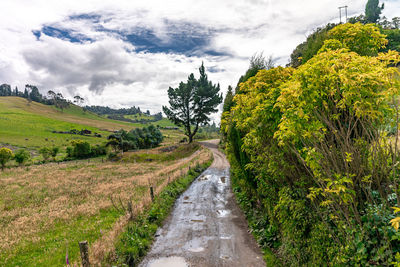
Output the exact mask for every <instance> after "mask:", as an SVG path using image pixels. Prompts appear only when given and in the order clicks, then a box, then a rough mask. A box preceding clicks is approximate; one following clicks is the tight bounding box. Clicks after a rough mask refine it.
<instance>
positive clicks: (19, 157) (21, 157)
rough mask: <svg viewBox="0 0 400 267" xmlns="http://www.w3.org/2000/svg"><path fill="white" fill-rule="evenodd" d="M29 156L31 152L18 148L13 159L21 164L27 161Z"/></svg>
mask: <svg viewBox="0 0 400 267" xmlns="http://www.w3.org/2000/svg"><path fill="white" fill-rule="evenodd" d="M30 157H31V154H30V153H29V152H28V151H26V150H25V149H18V150H17V151H16V152H15V155H14V159H15V161H16V162H17V163H18V165H22V164H24V163H25V162H27V161H28V160H29V159H30Z"/></svg>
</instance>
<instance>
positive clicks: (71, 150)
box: [66, 146, 74, 159]
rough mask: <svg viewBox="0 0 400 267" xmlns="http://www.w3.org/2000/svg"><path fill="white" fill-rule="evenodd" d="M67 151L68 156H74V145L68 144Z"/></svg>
mask: <svg viewBox="0 0 400 267" xmlns="http://www.w3.org/2000/svg"><path fill="white" fill-rule="evenodd" d="M66 152H67V158H70V159H71V158H73V157H74V148H73V147H72V146H67V148H66Z"/></svg>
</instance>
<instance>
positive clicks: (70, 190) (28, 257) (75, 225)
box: [0, 145, 211, 266]
mask: <svg viewBox="0 0 400 267" xmlns="http://www.w3.org/2000/svg"><path fill="white" fill-rule="evenodd" d="M198 148H199V147H198V146H196V145H191V146H187V145H185V146H183V147H172V148H169V149H165V148H157V149H153V150H150V151H148V153H149V154H158V155H160V156H159V158H154V159H152V160H151V161H148V160H147V161H143V162H136V160H134V159H135V156H134V155H135V154H140V155H143V154H144V153H145V152H144V151H138V152H131V153H126V154H125V158H126V159H127V160H125V162H104V163H103V162H102V161H101V159H96V160H91V162H88V161H87V160H86V161H77V162H65V163H61V164H56V163H50V164H44V165H39V166H32V167H27V168H23V167H20V168H13V169H9V170H5V171H4V172H2V173H0V211H1V212H0V228H1V229H2V231H0V251H1V252H0V266H27V265H29V266H61V265H63V264H64V263H65V255H66V253H67V251H68V254H69V259H70V261H72V262H77V261H78V258H79V248H78V242H79V241H82V240H88V241H89V244H90V257H91V261H92V263H100V262H101V261H102V260H103V258H104V256H105V255H107V254H108V253H110V252H112V250H113V249H114V247H115V246H114V242H115V240H116V239H117V237H118V235H119V234H120V233H121V232H122V231H123V229H124V226H125V225H126V224H127V222H128V217H127V215H126V213H124V212H121V210H122V206H124V205H125V206H126V203H127V202H128V200H129V199H131V200H132V202H133V203H134V209H135V210H136V211H139V210H141V209H142V208H143V207H144V206H146V205H148V204H149V202H150V198H149V184H151V185H153V186H154V188H155V192H156V194H157V193H158V192H160V191H161V190H162V189H163V188H164V187H165V186H166V185H168V183H169V182H170V181H172V180H174V179H177V178H178V177H181V176H182V175H184V174H185V173H186V172H187V171H188V169H189V166H194V165H195V164H196V163H204V162H206V161H207V160H209V159H210V157H211V153H210V152H209V151H207V150H204V149H203V150H200V151H198V152H194V151H195V150H196V149H198ZM171 150H172V151H171ZM163 151H164V152H163ZM168 155H171V156H168ZM141 157H143V156H141ZM182 157H184V158H182ZM166 158H167V159H166ZM132 159H133V161H132ZM113 203H114V204H113Z"/></svg>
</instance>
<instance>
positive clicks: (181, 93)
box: [163, 64, 222, 143]
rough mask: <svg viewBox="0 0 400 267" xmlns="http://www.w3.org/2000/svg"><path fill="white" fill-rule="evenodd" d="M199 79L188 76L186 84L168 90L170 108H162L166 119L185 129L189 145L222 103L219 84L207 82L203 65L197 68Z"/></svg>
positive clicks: (191, 75)
mask: <svg viewBox="0 0 400 267" xmlns="http://www.w3.org/2000/svg"><path fill="white" fill-rule="evenodd" d="M199 71H200V78H199V79H196V78H195V77H194V75H193V73H192V74H190V75H189V77H188V80H187V82H186V83H184V82H181V83H180V84H179V86H178V87H177V88H171V87H170V88H169V89H168V97H169V104H170V106H171V107H170V108H168V107H166V106H163V111H164V113H165V115H167V118H168V119H169V120H170V121H172V122H173V123H175V124H176V125H177V126H183V127H184V128H185V135H186V136H187V137H188V138H189V143H191V142H192V141H193V137H194V135H195V134H196V133H197V130H198V129H199V126H200V125H201V124H206V123H208V122H209V121H210V118H209V116H210V114H211V113H214V112H217V111H218V109H217V107H218V105H219V104H221V102H222V95H221V94H219V90H220V88H219V84H217V85H215V84H213V83H212V82H211V81H209V80H208V78H207V74H206V72H205V69H204V64H201V67H200V68H199Z"/></svg>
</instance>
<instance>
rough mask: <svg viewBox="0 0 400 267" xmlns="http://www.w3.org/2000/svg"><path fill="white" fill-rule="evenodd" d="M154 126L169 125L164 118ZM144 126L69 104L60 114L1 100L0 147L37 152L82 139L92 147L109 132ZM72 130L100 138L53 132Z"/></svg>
mask: <svg viewBox="0 0 400 267" xmlns="http://www.w3.org/2000/svg"><path fill="white" fill-rule="evenodd" d="M153 124H155V125H157V124H158V125H160V126H169V125H171V123H170V122H169V121H168V120H166V119H163V120H161V121H158V122H155V123H153ZM143 126H145V125H144V124H139V123H129V122H123V121H116V120H111V119H107V118H105V117H102V116H99V115H96V114H94V113H91V112H85V111H84V110H83V109H82V108H80V107H78V106H75V105H70V106H69V107H68V108H66V109H64V110H63V111H61V110H59V109H56V108H55V107H54V106H48V105H43V104H40V103H36V102H30V103H29V102H28V101H27V100H26V99H24V98H21V97H10V96H7V97H0V146H2V145H3V146H4V145H7V146H10V147H12V148H14V147H24V148H29V149H34V150H36V149H37V148H39V147H42V146H48V145H57V146H66V145H68V143H69V141H70V140H72V139H82V140H86V141H88V142H90V143H91V144H97V143H101V142H104V141H105V140H106V137H107V136H108V135H109V134H110V132H112V131H116V130H119V129H125V130H130V129H132V128H135V127H143ZM71 129H76V130H83V129H87V130H90V131H92V132H96V133H98V134H100V135H101V137H94V136H81V135H74V134H60V133H53V131H57V132H66V131H70V130H71ZM176 134H177V133H175V134H174V133H171V132H170V131H168V134H167V135H168V137H169V138H171V136H176Z"/></svg>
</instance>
